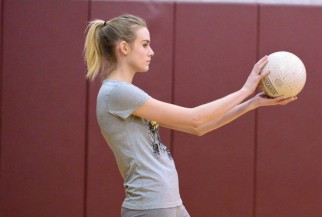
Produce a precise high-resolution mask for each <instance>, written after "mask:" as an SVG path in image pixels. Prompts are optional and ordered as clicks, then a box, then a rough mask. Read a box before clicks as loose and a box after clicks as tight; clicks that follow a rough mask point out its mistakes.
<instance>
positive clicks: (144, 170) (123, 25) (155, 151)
mask: <svg viewBox="0 0 322 217" xmlns="http://www.w3.org/2000/svg"><path fill="white" fill-rule="evenodd" d="M84 51H85V59H86V63H87V67H88V72H87V75H86V76H87V78H89V79H94V78H95V77H96V76H97V75H101V77H102V79H103V83H102V86H101V88H100V91H99V93H98V96H97V120H98V123H99V126H100V128H101V132H102V135H103V136H104V138H105V140H106V142H107V143H108V145H109V146H110V148H111V149H112V151H113V153H114V155H115V159H116V161H117V164H118V167H119V170H120V173H121V175H122V177H123V179H124V187H125V192H126V198H125V199H124V202H123V204H122V216H123V217H133V216H148V217H185V216H189V214H188V212H187V211H186V209H185V208H184V206H183V204H182V201H181V198H180V195H179V188H178V176H177V172H176V168H175V165H174V161H173V158H172V156H171V153H170V151H169V150H168V148H167V147H166V146H165V145H164V144H162V143H161V142H160V138H159V133H158V127H159V124H160V125H161V126H163V127H167V128H170V129H174V130H179V131H183V132H187V133H191V134H195V135H198V136H201V135H203V134H205V133H208V132H210V131H212V130H214V129H216V128H218V127H221V126H223V125H225V124H227V123H229V122H231V121H233V120H234V119H236V118H238V117H239V116H241V115H243V114H245V113H246V112H248V111H250V110H253V109H256V108H258V107H261V106H269V105H285V104H287V103H289V102H291V101H293V100H295V99H296V98H295V97H293V98H288V99H284V98H283V97H279V98H275V99H269V98H266V97H264V95H263V94H258V95H256V96H254V97H253V98H251V99H249V100H247V101H245V102H243V101H244V100H245V99H246V98H247V97H249V96H250V95H252V94H253V93H254V91H255V90H256V87H257V86H258V83H259V81H260V80H261V79H262V78H264V77H265V76H267V75H268V73H269V72H264V73H261V74H260V71H261V69H262V68H263V67H264V65H265V64H266V63H267V62H268V60H267V56H265V57H263V58H262V59H260V60H259V61H258V62H257V63H256V64H255V66H254V68H253V70H252V71H251V73H250V74H249V76H248V78H247V80H246V82H245V84H244V85H243V86H242V88H241V89H240V90H238V91H236V92H234V93H231V94H229V95H227V96H225V97H223V98H221V99H218V100H215V101H212V102H209V103H207V104H204V105H200V106H198V107H195V108H184V107H180V106H176V105H173V104H169V103H165V102H162V101H159V100H157V99H154V98H152V97H151V96H149V95H148V94H147V93H145V92H144V91H143V90H141V89H140V88H138V87H136V86H134V85H132V80H133V77H134V75H135V74H136V73H137V72H146V71H148V69H149V64H150V61H151V58H152V57H153V55H154V52H153V50H152V49H151V47H150V34H149V31H148V28H147V25H146V23H145V21H144V20H143V19H141V18H139V17H136V16H133V15H122V16H119V17H116V18H114V19H112V20H110V21H108V22H106V21H103V20H94V21H92V22H90V24H89V25H88V28H87V36H86V41H85V49H84Z"/></svg>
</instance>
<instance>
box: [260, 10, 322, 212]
mask: <svg viewBox="0 0 322 217" xmlns="http://www.w3.org/2000/svg"><path fill="white" fill-rule="evenodd" d="M321 11H322V8H321V7H300V6H278V7H277V6H269V5H263V6H261V7H260V47H259V48H260V53H261V54H262V55H264V54H269V53H272V52H275V51H278V50H286V51H290V52H293V53H295V54H296V55H298V56H299V57H300V58H301V59H302V60H303V62H304V64H305V66H306V69H307V83H306V86H305V88H304V89H303V91H302V93H300V94H299V98H298V101H296V102H295V103H292V104H291V105H288V106H286V107H282V108H281V107H275V108H270V109H262V110H260V111H259V119H258V165H257V173H258V174H257V177H258V179H257V180H258V182H257V207H256V210H257V212H256V216H260V217H271V216H283V217H294V216H305V217H316V216H320V215H321V213H322V206H321V202H322V184H321V183H322V174H321V168H322V161H321V153H322V146H321V143H322V136H321V123H320V122H321V121H320V119H321V118H320V117H321V116H322V110H321V109H320V106H322V101H321V100H320V99H321V96H320V95H321V94H320V93H321V81H322V74H321V68H322V65H321V59H322V46H321V38H322V28H321V26H322V13H321Z"/></svg>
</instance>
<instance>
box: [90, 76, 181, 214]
mask: <svg viewBox="0 0 322 217" xmlns="http://www.w3.org/2000/svg"><path fill="white" fill-rule="evenodd" d="M148 99H150V96H149V95H148V94H147V93H145V92H144V91H143V90H141V89H139V88H138V87H136V86H134V85H132V84H129V83H126V82H120V81H116V80H109V79H107V80H104V81H103V84H102V86H101V88H100V91H99V93H98V96H97V108H96V110H97V120H98V123H99V126H100V128H101V132H102V134H103V136H104V138H105V140H106V142H107V143H108V145H109V146H110V148H111V149H112V151H113V153H114V156H115V159H116V162H117V165H118V168H119V171H120V173H121V175H122V177H123V179H124V188H125V193H126V198H125V200H124V202H123V205H122V206H123V207H125V208H128V209H139V210H142V209H156V208H169V207H175V206H179V205H181V204H182V201H181V198H180V195H179V186H178V175H177V171H176V168H175V164H174V161H173V158H172V156H171V154H170V151H169V150H168V148H167V147H166V146H165V145H164V144H162V143H161V141H160V136H159V129H158V124H157V123H156V122H153V121H148V120H144V119H142V118H139V117H136V116H134V115H132V112H133V111H134V110H135V109H137V108H138V107H139V106H140V105H142V104H143V103H144V102H146V101H147V100H148Z"/></svg>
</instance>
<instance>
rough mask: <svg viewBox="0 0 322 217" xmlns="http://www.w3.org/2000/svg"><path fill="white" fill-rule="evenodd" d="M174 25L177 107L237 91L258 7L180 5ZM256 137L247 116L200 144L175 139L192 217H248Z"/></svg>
mask: <svg viewBox="0 0 322 217" xmlns="http://www.w3.org/2000/svg"><path fill="white" fill-rule="evenodd" d="M175 25H176V40H175V50H176V55H175V86H174V87H175V89H174V90H175V103H176V104H178V105H182V106H187V107H194V106H197V105H200V104H203V103H207V102H209V101H212V100H215V99H218V98H220V97H223V96H225V95H228V94H229V93H232V92H234V91H237V90H238V89H240V88H241V87H242V85H243V84H244V82H245V81H246V78H247V76H248V74H249V73H250V71H251V69H252V68H253V64H254V63H255V61H256V33H257V31H256V29H257V7H256V5H238V4H211V3H210V4H209V3H208V4H190V3H185V4H184V3H182V4H178V5H177V7H176V24H175ZM245 30H247V31H245ZM254 130H255V128H254V113H253V112H251V113H249V114H247V115H246V116H244V117H242V118H241V119H239V120H238V121H236V122H233V123H231V124H230V125H228V126H225V127H223V128H221V129H218V130H216V131H215V132H210V133H209V134H207V135H205V136H203V137H196V136H192V135H188V134H183V133H179V132H176V133H175V134H174V142H173V145H174V157H175V160H176V164H177V169H178V173H179V178H180V187H181V195H182V198H183V201H184V203H185V205H186V207H187V209H188V211H189V212H190V214H191V215H192V216H239V217H244V216H245V217H246V216H247V217H249V216H251V215H252V212H253V199H252V198H253V169H254V166H253V159H254V151H253V150H254Z"/></svg>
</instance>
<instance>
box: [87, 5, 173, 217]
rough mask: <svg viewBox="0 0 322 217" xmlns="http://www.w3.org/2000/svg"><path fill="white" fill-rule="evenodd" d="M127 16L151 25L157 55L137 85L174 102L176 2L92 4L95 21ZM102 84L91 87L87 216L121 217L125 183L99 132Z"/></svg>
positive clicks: (163, 135) (164, 134)
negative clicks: (124, 14)
mask: <svg viewBox="0 0 322 217" xmlns="http://www.w3.org/2000/svg"><path fill="white" fill-rule="evenodd" d="M123 13H132V14H134V15H138V16H141V17H143V18H144V19H145V20H146V21H147V23H148V26H149V30H150V34H151V47H152V49H153V50H154V52H155V56H154V58H152V62H151V65H150V70H149V71H148V72H147V73H144V75H141V74H137V75H136V77H135V79H134V84H136V85H137V86H139V87H140V88H142V89H143V90H145V91H147V92H148V93H149V94H150V95H151V96H152V97H155V98H157V99H160V100H164V101H167V102H171V97H172V92H171V86H172V52H173V51H172V43H173V4H172V3H151V2H150V3H143V2H141V3H137V2H136V3H131V2H92V3H91V19H97V18H99V19H103V20H108V19H111V18H113V17H115V16H118V15H120V14H123ZM100 84H101V82H100V81H95V82H94V83H91V84H90V100H89V111H90V116H89V152H88V188H87V189H88V194H87V195H88V198H87V210H88V211H87V216H89V217H100V216H102V217H103V216H104V217H105V216H119V215H120V210H121V203H122V201H123V199H124V193H123V192H124V190H123V181H122V179H121V176H120V175H119V172H118V169H117V166H116V163H115V159H114V156H113V154H112V151H111V150H110V149H109V148H108V146H107V144H106V143H105V141H104V140H103V138H102V136H101V134H100V131H99V129H98V125H97V121H96V115H95V107H96V96H97V92H98V89H99V87H100ZM170 137H171V136H170V131H169V130H162V131H161V138H162V140H163V141H164V143H165V144H166V145H168V147H170V148H171V141H170Z"/></svg>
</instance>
